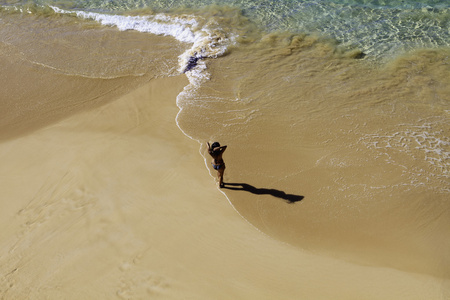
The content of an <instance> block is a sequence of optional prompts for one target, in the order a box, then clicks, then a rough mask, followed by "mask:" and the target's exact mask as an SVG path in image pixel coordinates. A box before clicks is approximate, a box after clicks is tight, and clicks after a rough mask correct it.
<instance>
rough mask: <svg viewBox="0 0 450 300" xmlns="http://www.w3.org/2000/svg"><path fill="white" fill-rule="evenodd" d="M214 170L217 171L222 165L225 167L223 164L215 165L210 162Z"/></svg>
mask: <svg viewBox="0 0 450 300" xmlns="http://www.w3.org/2000/svg"><path fill="white" fill-rule="evenodd" d="M211 164H212V166H213V168H214V170H217V171H219V170H220V169H222V166H223V167H224V168H225V164H220V165H215V164H214V163H211Z"/></svg>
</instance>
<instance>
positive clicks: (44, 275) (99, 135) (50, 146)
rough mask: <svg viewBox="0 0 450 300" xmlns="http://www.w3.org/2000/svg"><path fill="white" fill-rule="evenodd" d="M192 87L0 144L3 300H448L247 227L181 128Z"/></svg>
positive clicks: (157, 83) (427, 283)
mask: <svg viewBox="0 0 450 300" xmlns="http://www.w3.org/2000/svg"><path fill="white" fill-rule="evenodd" d="M186 84H187V81H186V79H185V77H184V76H177V77H172V78H162V79H155V80H152V81H150V82H149V83H147V84H146V85H144V86H141V87H139V88H138V89H136V90H134V91H132V92H131V93H129V94H127V95H125V96H122V97H121V98H120V99H118V100H116V101H112V102H109V103H107V104H105V105H103V106H101V107H97V108H90V109H89V110H87V111H82V112H78V113H77V114H67V115H66V116H65V117H64V118H62V117H61V118H60V119H59V120H55V121H54V122H53V123H52V124H47V123H45V124H42V126H38V125H37V126H36V130H34V131H30V130H28V131H27V133H26V134H23V132H22V133H21V134H20V135H17V136H16V137H9V139H8V140H5V141H3V142H2V143H1V144H0V156H1V160H2V168H0V179H1V180H0V190H1V195H0V197H1V202H0V203H1V204H0V205H1V208H0V222H1V223H0V225H1V228H2V230H1V235H0V253H1V256H0V273H1V274H2V276H1V277H0V298H1V299H346V300H348V299H409V300H411V299H448V297H450V293H449V291H448V289H447V290H446V287H448V280H443V279H439V278H433V277H431V276H428V275H423V274H415V273H408V272H403V271H400V270H395V269H390V268H382V267H371V266H368V265H367V266H364V265H358V264H352V263H349V262H346V261H341V260H338V259H335V258H332V257H326V256H322V255H317V254H315V253H314V252H312V251H308V250H304V249H303V250H302V249H300V248H297V247H294V246H291V245H288V244H286V243H282V242H280V241H278V240H276V239H274V238H272V237H269V236H267V235H265V234H263V233H261V232H260V231H258V230H257V229H256V228H255V227H253V226H252V225H250V224H249V223H248V222H247V221H246V220H245V219H243V218H242V217H241V216H240V215H239V214H238V213H237V212H236V211H235V210H234V209H233V207H232V205H230V203H229V202H228V201H227V198H226V197H225V195H224V194H222V193H221V191H220V190H219V189H218V188H217V186H216V183H215V179H214V178H213V177H212V176H211V175H210V173H209V172H208V168H206V167H205V164H206V165H207V162H205V160H204V158H203V157H202V156H201V155H200V154H201V152H202V150H204V147H201V145H199V143H198V142H197V141H194V140H191V139H189V138H188V137H187V136H185V135H184V134H183V133H182V132H181V131H180V130H179V128H178V127H177V125H176V122H175V117H176V115H177V113H178V111H179V110H178V108H177V106H176V104H175V103H176V102H175V98H176V95H177V94H178V93H179V92H180V91H181V89H182V88H183V87H184V86H185V85H186ZM199 149H200V151H199ZM228 151H229V152H230V153H232V151H231V149H229V150H228ZM226 155H227V152H226V153H225V155H224V156H225V158H226ZM229 167H231V166H229ZM226 178H227V177H226ZM228 179H231V178H228ZM253 184H255V186H258V182H253ZM241 195H248V197H258V195H257V194H251V193H246V194H242V193H241ZM269 196H270V195H269ZM264 197H268V195H265V196H264ZM278 200H279V199H276V201H278ZM279 203H280V205H281V204H282V205H291V204H289V203H285V202H283V201H279ZM293 205H297V203H295V204H293Z"/></svg>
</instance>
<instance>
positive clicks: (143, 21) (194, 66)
mask: <svg viewBox="0 0 450 300" xmlns="http://www.w3.org/2000/svg"><path fill="white" fill-rule="evenodd" d="M51 8H52V9H53V10H54V11H55V12H56V13H59V14H75V15H76V16H77V17H79V18H83V19H92V20H95V21H97V22H99V23H100V24H102V25H106V26H115V27H117V28H118V29H119V30H122V31H126V30H135V31H139V32H144V33H151V34H155V35H164V36H172V37H174V38H175V39H177V40H178V41H180V42H184V43H189V44H192V47H191V48H190V49H188V50H187V51H185V52H184V53H182V54H181V55H180V56H179V71H180V72H186V71H189V72H187V74H186V75H187V77H188V79H189V81H190V82H191V84H194V85H199V84H200V83H201V82H203V81H204V80H208V79H209V74H208V73H207V72H206V65H205V63H204V62H203V61H202V59H204V58H217V57H218V56H221V55H223V54H224V53H225V52H226V50H227V48H228V46H229V45H230V44H232V43H234V41H235V36H234V35H233V34H230V33H226V32H225V31H224V30H221V28H220V27H219V25H218V24H217V22H214V21H205V20H203V19H199V18H198V17H194V16H192V15H185V14H183V15H178V16H172V15H166V14H156V15H149V16H123V15H109V14H101V13H94V12H85V11H72V10H64V9H60V8H58V7H55V6H51ZM201 24H202V25H201Z"/></svg>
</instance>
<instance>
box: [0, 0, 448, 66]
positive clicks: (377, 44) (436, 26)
mask: <svg viewBox="0 0 450 300" xmlns="http://www.w3.org/2000/svg"><path fill="white" fill-rule="evenodd" d="M0 4H2V5H3V6H11V5H13V6H22V5H30V4H32V5H54V6H57V7H59V8H63V9H71V10H83V11H94V12H103V13H113V12H114V13H117V12H121V13H126V12H127V11H132V10H137V9H151V10H154V11H163V12H167V11H171V10H177V9H186V8H191V9H201V8H205V7H207V6H211V5H218V6H229V7H234V8H236V9H238V10H240V11H241V12H242V14H243V15H244V16H246V17H248V18H249V19H250V20H251V21H253V22H254V23H256V24H257V25H258V26H259V27H260V28H262V29H263V30H265V31H269V32H273V31H289V32H292V33H317V34H319V35H321V36H325V37H329V38H331V39H334V40H336V41H337V42H338V43H340V44H341V45H342V46H344V47H348V48H355V47H356V48H358V49H360V50H362V51H363V52H364V53H365V54H367V55H368V58H369V59H370V58H382V57H386V56H392V55H395V54H396V53H399V52H405V51H409V50H411V49H415V48H434V47H440V46H449V45H450V30H449V28H450V3H449V1H446V0H441V1H438V0H428V1H402V0H394V1H381V0H379V1H374V0H372V1H369V0H343V1H330V0H327V1H293V0H284V1H267V0H252V1H249V0H239V1H238V0H225V1H215V0H177V1H172V0H166V1H150V0H134V1H131V0H121V1H119V0H116V1H107V0H97V1H94V0H90V1H49V0H36V1H2V2H0Z"/></svg>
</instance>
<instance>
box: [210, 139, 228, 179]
mask: <svg viewBox="0 0 450 300" xmlns="http://www.w3.org/2000/svg"><path fill="white" fill-rule="evenodd" d="M206 144H207V145H208V153H209V155H211V156H212V158H213V161H212V162H211V163H212V166H213V168H214V170H217V177H218V178H219V187H223V173H224V172H225V162H224V161H223V159H222V154H223V152H224V151H225V149H227V146H220V144H219V143H218V142H214V143H212V145H210V144H209V142H207V143H206Z"/></svg>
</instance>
